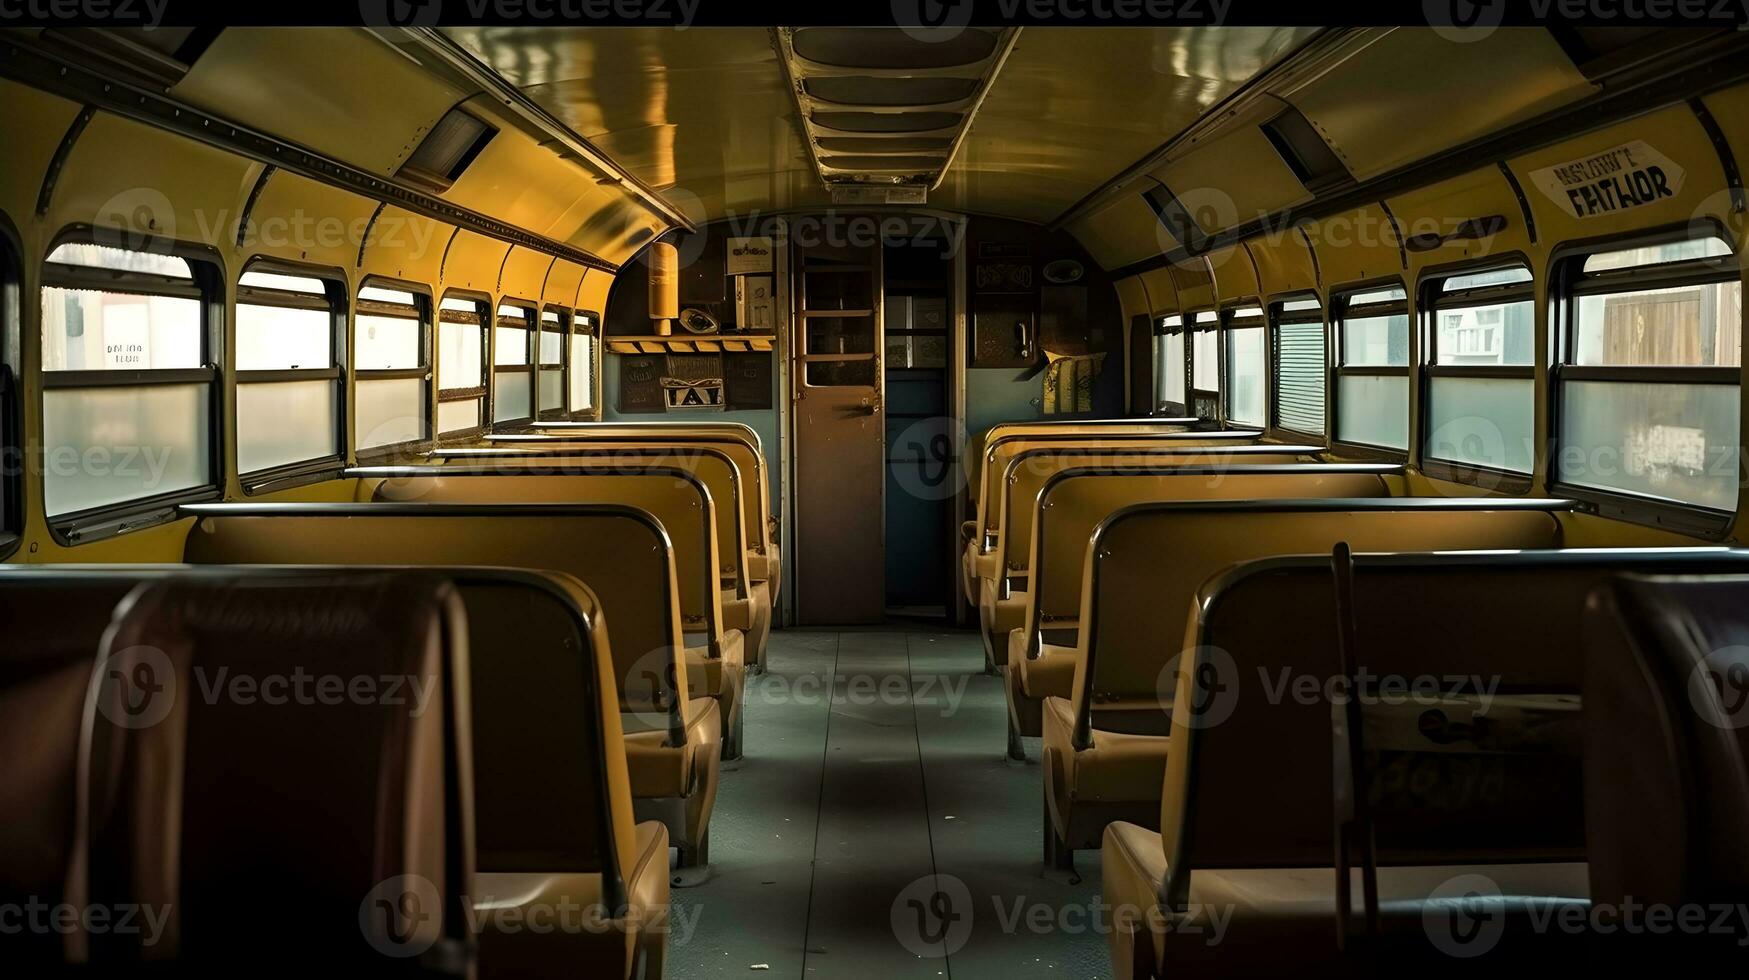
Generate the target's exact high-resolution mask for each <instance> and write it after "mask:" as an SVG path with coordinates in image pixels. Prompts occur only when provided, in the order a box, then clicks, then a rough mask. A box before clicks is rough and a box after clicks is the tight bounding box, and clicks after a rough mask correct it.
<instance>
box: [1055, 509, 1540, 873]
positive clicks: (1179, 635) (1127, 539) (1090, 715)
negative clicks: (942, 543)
mask: <svg viewBox="0 0 1749 980" xmlns="http://www.w3.org/2000/svg"><path fill="white" fill-rule="evenodd" d="M1571 506H1572V504H1571V502H1570V501H1562V500H1528V499H1510V500H1509V499H1482V498H1468V499H1458V498H1443V499H1442V498H1420V499H1377V498H1373V499H1301V500H1285V499H1283V500H1239V501H1188V502H1167V503H1148V504H1139V505H1135V506H1132V507H1129V508H1127V509H1125V510H1122V511H1119V512H1118V513H1116V514H1114V515H1112V516H1111V517H1109V518H1107V519H1106V520H1105V521H1104V522H1103V523H1102V524H1101V525H1100V527H1099V530H1098V531H1097V532H1096V533H1095V534H1094V536H1093V537H1092V539H1091V540H1090V542H1089V544H1088V546H1087V549H1086V552H1085V555H1086V557H1085V558H1084V560H1083V573H1082V574H1083V585H1082V594H1081V615H1080V630H1079V633H1078V636H1077V644H1076V652H1075V660H1076V662H1075V679H1074V688H1073V690H1072V692H1071V697H1070V698H1067V699H1061V698H1051V699H1047V700H1046V702H1045V710H1044V726H1043V728H1044V761H1043V765H1042V767H1041V768H1042V769H1043V774H1044V783H1045V812H1046V816H1047V818H1048V819H1047V826H1046V828H1045V850H1046V858H1047V860H1051V861H1054V862H1055V863H1057V864H1058V865H1059V866H1062V865H1067V864H1069V863H1071V861H1072V857H1073V852H1074V851H1075V850H1076V849H1079V848H1085V847H1096V846H1098V843H1099V840H1100V837H1101V832H1102V831H1103V830H1104V828H1105V826H1106V825H1107V824H1109V823H1112V822H1113V821H1116V820H1125V821H1128V822H1131V823H1139V824H1144V825H1151V824H1152V823H1153V821H1154V820H1155V819H1156V818H1157V815H1158V814H1159V812H1160V795H1159V785H1158V780H1157V779H1146V778H1140V779H1135V778H1130V777H1132V776H1136V775H1139V774H1141V773H1142V767H1143V765H1144V763H1143V762H1142V761H1141V760H1142V758H1143V757H1146V758H1147V759H1148V762H1147V765H1148V766H1150V767H1151V771H1152V772H1153V773H1154V774H1156V775H1157V774H1159V773H1160V772H1161V771H1162V770H1163V769H1164V768H1165V766H1166V758H1167V754H1168V751H1169V749H1170V741H1171V740H1170V739H1168V738H1167V733H1168V730H1169V725H1170V718H1171V717H1172V712H1171V705H1172V693H1173V692H1172V683H1171V678H1172V676H1173V663H1174V662H1175V661H1176V660H1177V659H1178V658H1179V656H1180V652H1181V650H1182V649H1183V648H1182V647H1181V646H1180V643H1182V642H1183V640H1184V638H1185V637H1186V635H1187V633H1186V622H1187V621H1188V620H1191V619H1193V618H1194V608H1195V607H1194V605H1193V600H1194V599H1195V597H1196V594H1197V589H1198V588H1199V587H1200V586H1201V585H1202V583H1203V581H1204V580H1205V579H1207V578H1208V577H1209V576H1211V575H1213V574H1214V573H1215V572H1217V571H1219V570H1220V569H1222V568H1225V567H1227V566H1229V565H1232V564H1235V563H1237V562H1242V561H1248V560H1251V559H1256V558H1266V557H1269V556H1271V555H1282V554H1301V553H1307V552H1322V551H1326V550H1327V549H1328V548H1330V547H1332V546H1334V545H1335V544H1336V543H1337V542H1339V541H1347V542H1349V543H1350V545H1351V546H1352V547H1353V548H1355V549H1356V550H1384V549H1406V550H1415V551H1436V550H1448V549H1451V550H1455V549H1465V550H1468V549H1500V548H1505V549H1524V548H1554V547H1559V546H1560V544H1561V531H1562V529H1561V524H1560V521H1559V520H1558V516H1557V515H1559V514H1560V513H1562V512H1565V511H1567V510H1570V509H1571ZM1168 638H1176V639H1177V641H1178V642H1172V641H1171V640H1169V639H1168ZM1055 702H1063V703H1061V704H1057V703H1055ZM1137 736H1143V737H1142V738H1139V739H1138V738H1137ZM1326 749H1327V747H1326ZM1114 767H1115V768H1118V769H1119V770H1120V772H1121V773H1122V774H1123V776H1124V778H1122V779H1114V778H1112V777H1111V776H1110V775H1108V773H1107V772H1106V771H1105V770H1107V769H1110V768H1114Z"/></svg>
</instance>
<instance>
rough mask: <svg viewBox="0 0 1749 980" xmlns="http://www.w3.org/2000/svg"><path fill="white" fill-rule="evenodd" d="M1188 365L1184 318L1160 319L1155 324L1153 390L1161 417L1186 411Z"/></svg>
mask: <svg viewBox="0 0 1749 980" xmlns="http://www.w3.org/2000/svg"><path fill="white" fill-rule="evenodd" d="M1187 363H1188V362H1187V361H1186V359H1185V353H1184V318H1183V317H1181V316H1178V315H1177V314H1173V315H1172V316H1163V317H1161V318H1160V319H1159V320H1157V321H1155V324H1154V390H1155V391H1157V392H1159V393H1160V394H1159V395H1158V399H1157V400H1158V404H1157V405H1156V406H1155V407H1156V408H1157V409H1158V410H1159V412H1160V414H1162V415H1167V416H1178V415H1183V414H1184V413H1185V412H1186V411H1187V410H1188V403H1187V402H1186V399H1185V391H1184V378H1185V367H1186V364H1187Z"/></svg>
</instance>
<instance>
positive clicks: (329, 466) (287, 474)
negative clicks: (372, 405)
mask: <svg viewBox="0 0 1749 980" xmlns="http://www.w3.org/2000/svg"><path fill="white" fill-rule="evenodd" d="M251 272H267V273H272V274H278V275H287V276H299V277H302V278H306V279H319V280H321V281H322V284H323V287H324V289H325V291H326V294H327V300H328V302H327V305H326V307H323V306H320V305H317V304H315V303H313V302H310V301H309V299H308V298H307V297H306V296H305V295H304V294H301V293H291V292H287V291H285V290H278V289H271V288H267V287H261V286H245V285H244V284H243V277H244V276H246V275H248V274H249V273H251ZM232 288H233V289H234V290H235V294H234V299H233V301H232V304H231V305H232V310H233V312H232V319H233V320H236V321H237V322H238V323H239V325H240V324H241V320H242V317H241V316H240V315H238V314H237V313H236V312H235V310H236V308H237V307H239V306H243V305H245V303H244V297H245V295H248V296H258V297H259V298H260V299H275V298H278V302H254V303H249V304H247V305H252V306H279V307H288V308H297V309H326V311H327V312H328V315H329V316H328V318H329V344H330V347H329V360H330V362H331V363H330V364H329V366H327V367H324V368H286V369H270V370H248V371H245V370H243V369H241V368H238V367H237V366H236V365H235V363H234V362H233V363H231V365H230V368H231V374H232V379H233V382H234V383H235V384H236V385H237V387H238V389H239V394H238V395H237V397H236V399H235V401H234V403H233V411H232V413H231V415H232V418H231V426H232V437H233V438H234V439H235V440H236V445H234V446H233V448H232V451H233V452H234V453H235V454H236V458H237V460H238V468H237V482H238V484H239V485H240V486H241V487H242V488H243V493H244V494H245V495H247V496H255V495H256V494H260V493H269V492H272V491H275V490H287V489H290V488H292V487H300V486H305V485H307V484H311V483H320V482H322V481H323V480H332V479H338V478H339V476H340V471H341V470H343V469H345V467H346V454H347V450H348V449H349V448H350V446H351V440H350V426H348V425H347V418H348V415H349V411H348V410H349V407H350V399H349V398H348V397H347V390H346V373H347V372H346V369H347V365H348V363H349V362H350V359H349V358H348V356H347V353H348V350H349V347H348V344H347V341H348V337H347V331H348V328H349V327H350V326H351V324H352V298H351V296H350V295H348V288H349V287H348V284H347V279H346V273H345V271H344V270H342V269H339V268H335V267H333V266H319V265H309V264H305V263H301V262H290V261H286V260H284V259H277V258H273V257H271V256H263V255H255V256H251V257H250V258H249V259H247V260H245V261H244V263H243V268H242V270H241V271H240V272H238V273H237V281H236V282H235V283H234V284H233V285H232ZM245 291H247V292H245ZM231 355H232V356H233V357H235V351H232V352H231ZM317 380H326V381H330V382H332V383H333V386H334V424H335V426H336V427H337V428H338V431H337V432H335V433H334V436H335V439H334V446H335V451H334V452H333V453H331V454H329V455H327V456H318V457H315V458H313V459H306V460H300V461H298V462H293V463H284V464H281V465H279V466H269V467H265V468H262V469H259V470H250V471H249V472H247V473H245V472H243V469H242V459H243V450H242V432H243V429H242V418H241V415H240V412H239V410H240V407H241V405H242V394H241V389H242V386H243V385H245V384H275V383H283V382H292V381H317Z"/></svg>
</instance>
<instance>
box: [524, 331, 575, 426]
mask: <svg viewBox="0 0 1749 980" xmlns="http://www.w3.org/2000/svg"><path fill="white" fill-rule="evenodd" d="M548 313H554V314H557V315H558V317H559V321H558V326H556V327H552V328H549V327H548V326H547V319H546V315H547V314H548ZM538 316H539V318H540V323H539V328H538V329H537V330H536V332H535V336H534V351H533V354H534V357H533V360H534V371H535V373H534V384H533V385H531V386H530V387H531V389H532V394H531V397H532V400H533V403H532V404H531V405H530V406H529V407H530V409H531V410H532V411H533V412H534V417H535V418H536V419H537V420H540V421H543V422H545V421H564V420H566V419H569V418H570V417H571V334H572V332H573V331H572V329H571V325H572V323H573V322H574V321H575V319H576V314H575V313H574V312H573V311H571V310H568V309H566V308H565V307H563V306H558V305H556V304H553V303H547V304H545V305H543V306H542V307H541V308H540V313H539V314H538ZM548 333H556V334H558V335H559V363H558V364H556V365H548V364H546V363H545V362H543V361H542V360H541V347H542V344H541V341H542V340H544V339H545V335H546V334H548ZM555 367H556V368H557V369H558V372H559V407H558V408H542V407H541V403H540V385H541V376H542V375H544V374H546V373H547V371H548V370H549V369H550V368H555Z"/></svg>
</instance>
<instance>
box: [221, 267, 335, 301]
mask: <svg viewBox="0 0 1749 980" xmlns="http://www.w3.org/2000/svg"><path fill="white" fill-rule="evenodd" d="M237 285H239V286H259V287H261V288H262V289H279V290H283V291H285V292H288V293H308V294H310V295H312V296H322V297H326V296H327V295H328V284H327V283H325V282H323V281H322V280H320V279H316V278H314V277H311V276H288V275H285V274H283V273H278V272H261V271H258V270H250V271H249V272H245V273H243V277H242V278H241V279H238V280H237Z"/></svg>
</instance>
